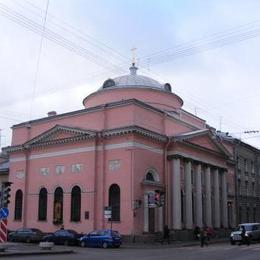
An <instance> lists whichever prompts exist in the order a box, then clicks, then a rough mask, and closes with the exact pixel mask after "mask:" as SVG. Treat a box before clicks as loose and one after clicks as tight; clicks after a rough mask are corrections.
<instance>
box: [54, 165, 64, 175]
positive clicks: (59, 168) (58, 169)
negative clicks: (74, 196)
mask: <svg viewBox="0 0 260 260" xmlns="http://www.w3.org/2000/svg"><path fill="white" fill-rule="evenodd" d="M55 172H56V174H57V175H60V174H62V173H64V172H65V166H64V165H56V171H55Z"/></svg>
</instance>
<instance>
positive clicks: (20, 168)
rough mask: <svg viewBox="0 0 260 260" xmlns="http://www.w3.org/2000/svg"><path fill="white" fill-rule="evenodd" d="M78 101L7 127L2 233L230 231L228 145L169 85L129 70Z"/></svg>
mask: <svg viewBox="0 0 260 260" xmlns="http://www.w3.org/2000/svg"><path fill="white" fill-rule="evenodd" d="M83 105H84V109H82V110H78V111H73V112H69V113H65V114H60V115H57V114H56V113H49V116H48V117H46V118H41V119H37V120H33V121H29V122H24V123H21V124H18V125H14V126H13V137H12V145H11V146H9V147H6V148H5V152H7V153H8V154H9V165H10V166H9V167H10V168H9V181H11V182H12V183H13V184H12V190H11V203H10V205H9V210H10V217H9V229H11V230H14V229H16V228H19V227H35V228H39V229H41V230H43V231H45V232H51V231H54V230H56V229H58V228H59V227H60V226H61V225H64V227H65V228H70V229H74V230H76V231H78V232H84V233H86V232H89V231H92V230H93V229H101V228H110V227H111V225H112V227H113V229H116V230H118V231H119V232H120V233H122V234H126V235H130V234H142V233H153V232H156V231H162V230H163V226H164V225H165V224H167V225H168V226H169V228H170V229H174V230H181V229H184V228H185V229H193V228H194V227H195V226H201V227H202V226H205V225H207V226H212V227H214V228H221V227H223V228H227V227H232V226H234V225H235V219H236V215H235V201H234V194H235V187H234V169H235V168H234V158H233V157H232V147H231V146H230V147H229V146H228V145H225V146H224V145H223V144H222V143H220V142H219V141H218V139H217V138H216V136H215V135H214V132H213V131H212V130H211V129H210V128H209V127H208V126H207V124H206V122H205V121H204V120H203V119H201V118H198V117H196V116H195V115H193V114H190V113H189V112H187V111H185V110H184V109H182V105H183V101H182V99H181V98H180V97H179V96H177V95H176V94H174V93H173V92H172V89H171V85H170V84H169V83H166V84H160V83H159V82H157V81H155V80H153V79H151V78H148V77H145V76H141V75H138V74H137V68H136V67H135V65H134V64H133V65H132V67H131V68H130V74H129V75H125V76H121V77H118V78H115V79H108V80H106V81H105V82H104V84H103V86H102V87H101V88H100V89H99V90H98V91H96V92H94V93H92V94H90V95H89V96H88V97H86V98H85V99H84V100H83ZM227 187H228V189H227ZM105 210H106V214H105ZM110 210H111V216H109V211H110Z"/></svg>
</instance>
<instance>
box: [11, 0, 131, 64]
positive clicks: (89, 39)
mask: <svg viewBox="0 0 260 260" xmlns="http://www.w3.org/2000/svg"><path fill="white" fill-rule="evenodd" d="M13 1H14V2H15V3H16V5H18V6H20V7H21V8H22V9H23V10H26V11H29V12H30V13H32V14H33V15H35V16H36V17H37V18H39V17H43V15H44V10H43V9H42V8H40V7H39V6H37V5H34V4H33V3H31V2H30V1H26V0H24V1H23V2H21V1H18V0H13ZM50 21H51V22H50ZM48 24H51V25H53V26H55V27H58V28H59V29H62V30H64V31H65V32H68V33H70V34H71V35H73V36H75V37H77V38H78V39H80V40H82V41H84V42H86V43H88V44H90V45H92V46H93V47H94V48H97V49H98V50H99V51H101V52H103V53H106V54H109V55H110V56H109V57H111V56H114V57H115V58H116V59H120V60H122V62H127V65H129V64H130V63H129V62H130V59H129V57H126V56H124V55H123V54H122V53H120V52H119V51H118V50H115V49H114V48H112V47H111V46H109V45H108V44H107V43H104V42H102V41H100V40H98V39H96V38H94V37H93V36H91V35H89V34H87V33H86V32H83V31H81V30H79V29H78V28H76V27H75V26H72V25H71V24H69V23H68V22H66V21H65V20H63V19H61V18H59V17H57V16H55V15H53V14H52V13H51V12H49V13H48Z"/></svg>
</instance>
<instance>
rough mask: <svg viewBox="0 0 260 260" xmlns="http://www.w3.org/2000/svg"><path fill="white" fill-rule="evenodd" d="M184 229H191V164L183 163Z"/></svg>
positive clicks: (188, 162)
mask: <svg viewBox="0 0 260 260" xmlns="http://www.w3.org/2000/svg"><path fill="white" fill-rule="evenodd" d="M184 174H185V212H186V215H185V227H186V228H187V229H192V224H193V223H192V184H191V162H190V161H185V164H184Z"/></svg>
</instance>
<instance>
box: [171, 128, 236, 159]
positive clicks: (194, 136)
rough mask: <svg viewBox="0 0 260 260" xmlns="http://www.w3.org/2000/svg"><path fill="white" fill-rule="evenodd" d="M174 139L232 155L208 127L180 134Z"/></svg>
mask: <svg viewBox="0 0 260 260" xmlns="http://www.w3.org/2000/svg"><path fill="white" fill-rule="evenodd" d="M172 140H174V141H177V142H182V143H184V144H185V143H187V144H190V145H194V146H196V147H198V148H202V149H206V150H209V151H212V152H216V153H221V154H223V155H225V156H227V157H231V156H232V155H231V154H230V153H229V151H228V150H227V149H226V148H225V147H224V146H223V145H222V144H221V143H220V142H218V141H217V140H216V138H215V136H214V135H213V134H212V133H211V132H210V130H208V129H202V130H196V131H192V132H187V133H183V134H179V135H177V136H174V137H172Z"/></svg>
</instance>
